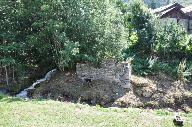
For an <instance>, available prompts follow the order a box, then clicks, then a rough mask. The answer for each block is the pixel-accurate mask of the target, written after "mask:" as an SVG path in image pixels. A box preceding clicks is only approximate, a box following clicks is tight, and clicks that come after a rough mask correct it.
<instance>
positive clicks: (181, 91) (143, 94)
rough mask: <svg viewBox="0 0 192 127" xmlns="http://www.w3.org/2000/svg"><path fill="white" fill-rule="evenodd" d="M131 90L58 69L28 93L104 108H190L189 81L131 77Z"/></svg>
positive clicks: (186, 110)
mask: <svg viewBox="0 0 192 127" xmlns="http://www.w3.org/2000/svg"><path fill="white" fill-rule="evenodd" d="M131 84H132V89H124V88H122V87H121V86H119V85H117V84H115V83H110V82H108V81H101V80H96V81H92V82H88V83H83V82H82V81H81V80H80V79H78V78H77V77H76V75H75V73H69V72H68V73H64V72H58V73H57V74H56V75H55V76H54V77H53V78H52V79H51V81H50V82H46V83H43V84H40V85H39V86H38V87H37V88H36V90H35V91H32V92H31V93H30V96H31V97H32V98H46V99H47V98H48V99H54V100H59V101H72V102H82V103H88V104H91V105H96V104H99V105H102V106H104V107H110V106H117V107H130V106H131V107H142V108H170V109H172V110H178V109H182V110H184V111H185V112H190V111H191V108H192V84H191V83H188V84H185V85H184V84H182V83H180V82H179V81H175V80H174V79H172V78H171V77H169V76H167V75H165V74H163V73H159V74H157V75H154V76H149V77H139V76H135V75H133V76H132V80H131Z"/></svg>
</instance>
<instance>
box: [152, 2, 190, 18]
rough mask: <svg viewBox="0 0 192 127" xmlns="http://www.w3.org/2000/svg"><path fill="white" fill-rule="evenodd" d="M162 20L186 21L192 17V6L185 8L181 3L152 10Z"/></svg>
mask: <svg viewBox="0 0 192 127" xmlns="http://www.w3.org/2000/svg"><path fill="white" fill-rule="evenodd" d="M152 12H153V13H154V14H157V15H158V16H159V17H160V18H166V17H170V18H182V19H186V18H188V17H191V16H192V6H189V7H184V6H182V5H180V4H179V3H174V4H169V5H166V6H163V7H160V8H157V9H154V10H152Z"/></svg>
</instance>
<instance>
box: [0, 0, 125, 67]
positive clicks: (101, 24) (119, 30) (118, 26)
mask: <svg viewBox="0 0 192 127" xmlns="http://www.w3.org/2000/svg"><path fill="white" fill-rule="evenodd" d="M0 7H1V8H0V12H1V14H3V15H1V17H0V19H1V24H2V25H1V27H0V31H1V33H0V38H2V40H3V42H2V43H3V44H1V47H0V48H1V49H3V50H1V53H0V57H1V58H6V57H8V56H9V57H11V58H12V59H14V60H15V61H16V63H21V64H24V65H28V66H39V65H41V64H42V63H47V64H51V65H52V66H55V65H56V66H57V67H58V68H60V69H61V70H63V69H64V68H65V67H68V68H72V67H74V65H75V63H76V62H79V61H91V62H99V61H101V60H102V59H105V58H121V50H122V49H123V48H124V47H126V45H127V44H126V40H125V39H124V38H125V28H124V26H123V19H122V16H121V11H120V9H119V8H118V7H117V6H116V4H115V0H114V1H108V0H102V1H100V0H89V1H87V0H79V1H76V0H70V1H68V0H61V1H57V0H46V1H45V0H35V1H34V0H17V1H12V0H2V1H1V2H0Z"/></svg>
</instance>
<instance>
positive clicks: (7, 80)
mask: <svg viewBox="0 0 192 127" xmlns="http://www.w3.org/2000/svg"><path fill="white" fill-rule="evenodd" d="M5 75H6V82H7V86H9V77H8V72H7V66H5Z"/></svg>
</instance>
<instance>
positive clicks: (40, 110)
mask: <svg viewBox="0 0 192 127" xmlns="http://www.w3.org/2000/svg"><path fill="white" fill-rule="evenodd" d="M0 112H1V113H0V126H1V127H13V126H14V127H32V126H33V127H48V126H49V127H58V126H59V127H66V126H68V127H75V126H78V127H87V126H92V127H96V126H97V127H103V126H105V127H111V126H113V127H136V126H138V127H157V126H159V127H160V126H161V127H173V126H174V125H173V122H172V120H173V116H174V114H175V113H174V112H169V111H166V110H150V109H149V110H142V109H135V108H128V109H119V108H108V109H105V108H101V107H97V106H96V107H91V106H88V105H82V104H72V103H68V102H64V103H61V102H56V101H45V100H33V101H24V100H19V99H17V98H8V97H6V98H2V96H0ZM180 114H181V117H182V118H183V119H184V127H191V126H192V114H183V113H180Z"/></svg>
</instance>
